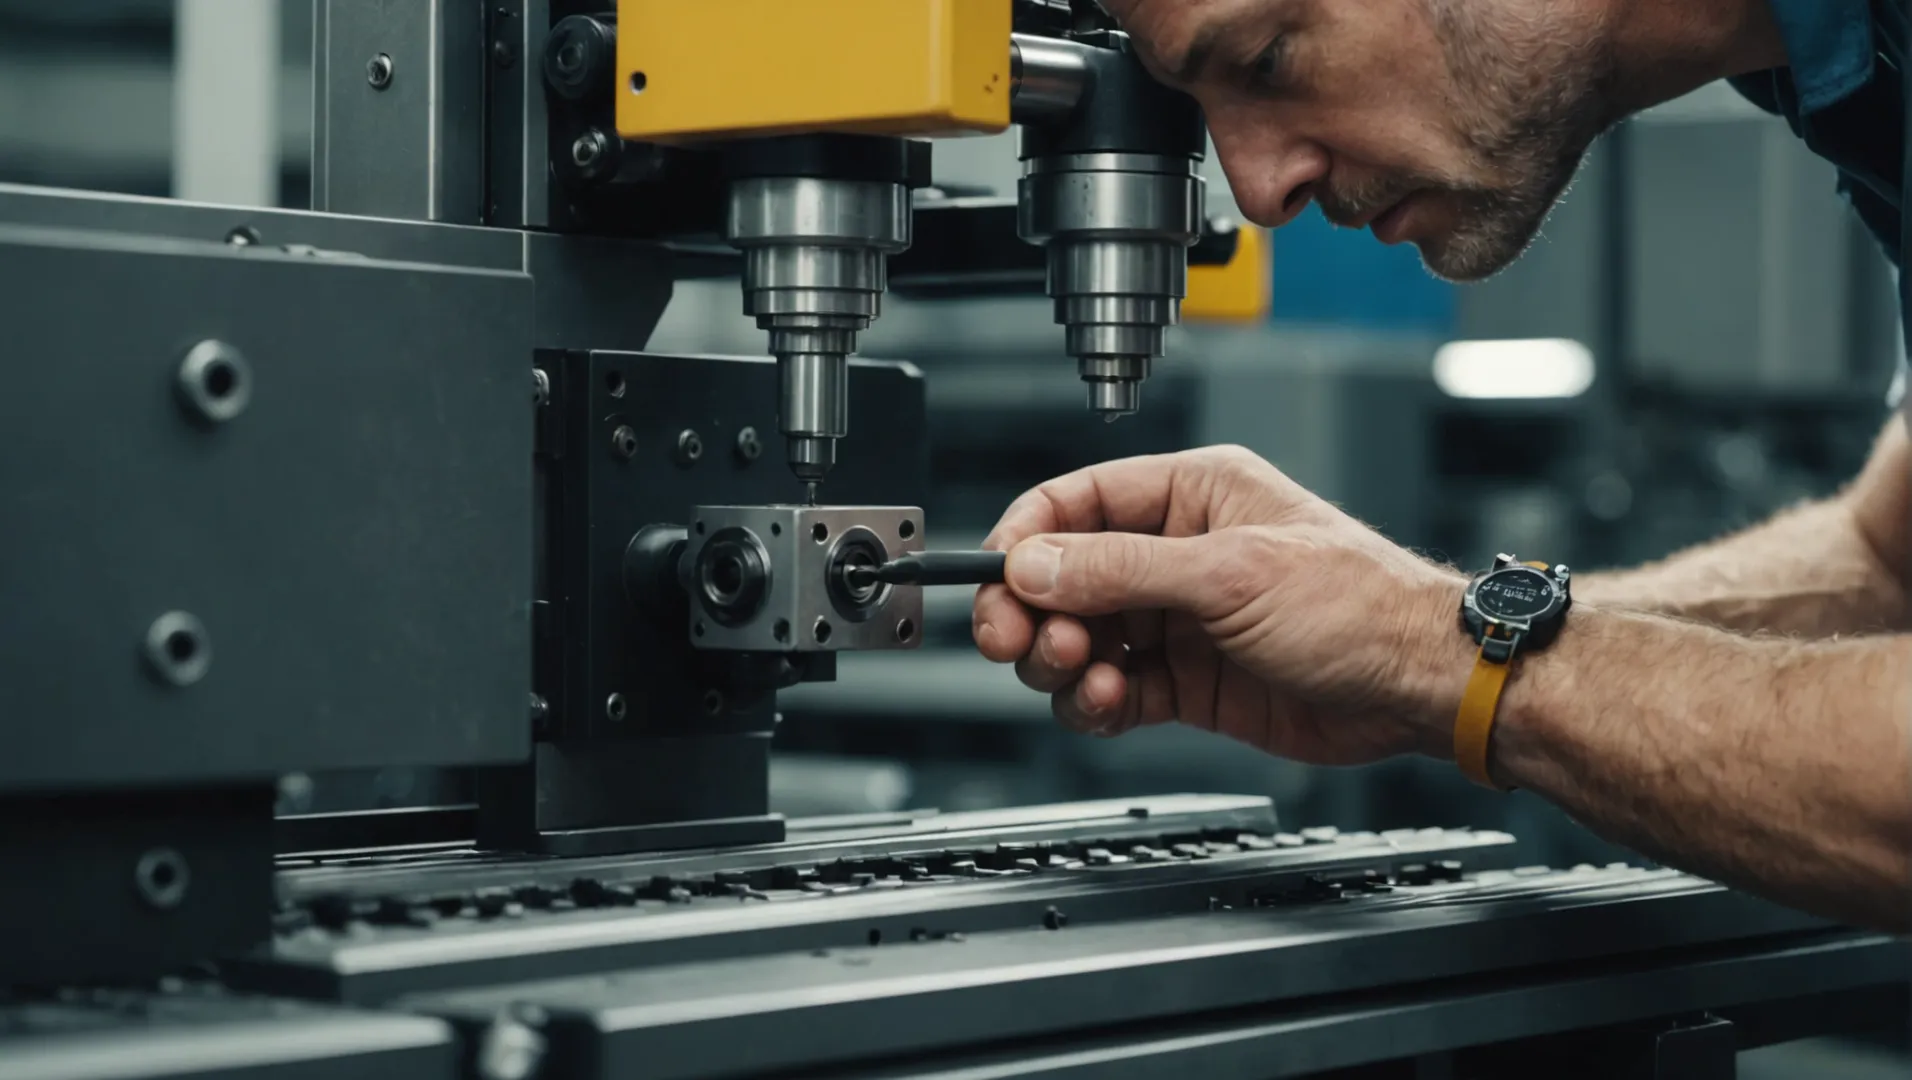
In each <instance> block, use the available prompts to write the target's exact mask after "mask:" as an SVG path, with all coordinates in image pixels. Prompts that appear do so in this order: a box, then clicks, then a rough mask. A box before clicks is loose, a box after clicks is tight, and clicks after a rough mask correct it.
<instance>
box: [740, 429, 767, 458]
mask: <svg viewBox="0 0 1912 1080" xmlns="http://www.w3.org/2000/svg"><path fill="white" fill-rule="evenodd" d="M737 456H738V457H740V458H743V459H744V461H745V462H746V463H748V462H752V461H755V460H757V459H758V458H760V457H762V456H763V441H762V440H760V439H758V438H757V429H756V428H754V427H747V428H744V429H743V430H742V431H739V432H738V433H737Z"/></svg>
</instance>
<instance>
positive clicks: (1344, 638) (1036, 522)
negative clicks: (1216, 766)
mask: <svg viewBox="0 0 1912 1080" xmlns="http://www.w3.org/2000/svg"><path fill="white" fill-rule="evenodd" d="M985 546H986V547H989V548H992V549H994V550H1006V551H1008V552H1009V563H1008V584H1007V585H992V586H987V587H985V588H984V589H983V590H982V591H981V592H979V593H978V594H977V597H976V612H975V635H976V642H977V645H978V647H980V648H981V650H982V653H983V655H984V656H986V657H988V658H989V659H991V660H994V661H996V662H998V663H1012V662H1013V663H1015V664H1016V666H1017V673H1018V674H1019V675H1020V676H1021V678H1022V681H1023V682H1024V683H1026V684H1027V685H1028V686H1030V687H1031V688H1032V689H1035V690H1039V691H1042V692H1044V693H1049V694H1052V695H1053V700H1054V708H1055V712H1056V716H1057V717H1058V718H1059V719H1061V720H1062V721H1063V722H1064V723H1066V724H1068V725H1070V726H1071V727H1074V728H1076V729H1078V730H1082V731H1091V732H1096V733H1100V734H1105V735H1116V734H1121V733H1122V732H1125V731H1128V730H1130V729H1133V728H1135V727H1137V726H1140V725H1143V724H1160V723H1166V722H1169V721H1180V722H1182V723H1185V724H1190V725H1193V726H1196V727H1202V728H1207V729H1209V730H1211V731H1217V732H1220V733H1221V734H1224V735H1227V736H1230V737H1232V738H1235V739H1238V740H1241V741H1243V742H1246V743H1249V744H1251V745H1254V746H1258V747H1261V748H1262V749H1264V750H1268V751H1270V752H1272V753H1275V754H1278V755H1280V756H1282V757H1287V758H1292V759H1296V760H1300V761H1304V762H1310V763H1315V764H1330V765H1354V764H1361V763H1365V762H1370V761H1375V760H1379V759H1381V758H1386V757H1390V756H1393V755H1396V754H1401V753H1407V752H1411V751H1415V750H1420V751H1423V752H1426V753H1429V754H1433V755H1436V756H1447V755H1449V754H1450V753H1451V750H1450V749H1449V740H1450V737H1451V736H1450V733H1451V731H1452V724H1453V717H1454V713H1455V710H1456V708H1457V707H1458V704H1459V699H1460V691H1461V688H1462V686H1463V685H1464V684H1465V681H1466V677H1467V671H1468V668H1469V665H1470V663H1471V653H1472V650H1471V648H1470V647H1469V644H1468V642H1467V640H1466V638H1465V636H1464V635H1463V634H1462V633H1461V631H1460V629H1459V624H1458V615H1457V612H1458V610H1459V604H1460V597H1461V592H1462V589H1463V588H1464V584H1465V583H1464V581H1463V579H1462V578H1460V577H1459V576H1458V575H1456V574H1454V573H1453V572H1451V571H1448V570H1444V569H1441V568H1439V567H1436V566H1434V565H1432V564H1431V563H1428V562H1426V561H1425V560H1423V559H1421V558H1419V557H1417V556H1415V555H1413V554H1412V553H1410V552H1408V551H1406V550H1403V549H1402V548H1399V547H1397V546H1395V545H1394V544H1392V543H1389V542H1388V541H1387V540H1385V539H1384V538H1382V537H1381V536H1380V535H1378V534H1376V533H1375V532H1373V531H1372V530H1370V529H1368V528H1367V527H1366V526H1364V525H1362V524H1361V523H1360V522H1358V521H1356V520H1354V519H1353V518H1351V517H1349V516H1347V515H1346V514H1344V513H1342V512H1341V511H1340V510H1339V509H1338V508H1336V507H1334V506H1332V505H1330V504H1329V503H1327V502H1325V501H1323V500H1322V499H1320V498H1317V497H1316V496H1314V495H1313V494H1310V493H1309V492H1308V491H1306V490H1304V489H1303V488H1302V487H1301V486H1300V485H1298V484H1296V483H1295V482H1294V481H1292V480H1290V479H1288V478H1287V477H1286V476H1284V475H1282V473H1281V472H1280V471H1279V470H1277V469H1276V468H1275V467H1274V466H1272V465H1270V464H1268V463H1267V462H1265V461H1263V460H1262V459H1260V458H1259V457H1256V456H1255V455H1254V454H1252V453H1250V452H1248V451H1247V450H1243V449H1240V448H1237V447H1227V448H1215V449H1206V450H1195V451H1190V452H1187V453H1181V454H1172V455H1167V456H1162V457H1147V458H1132V459H1129V460H1126V461H1117V462H1111V463H1109V464H1106V465H1098V466H1095V467H1093V468H1089V469H1084V470H1082V471H1080V472H1077V473H1072V474H1070V475H1068V476H1065V477H1063V478H1061V479H1059V480H1054V481H1051V482H1050V483H1047V484H1044V485H1042V486H1041V487H1039V488H1036V489H1035V490H1034V491H1031V492H1029V493H1028V494H1026V495H1024V496H1023V497H1022V498H1020V499H1018V500H1017V501H1016V502H1015V504H1014V505H1012V506H1011V507H1010V508H1009V510H1008V512H1007V513H1006V514H1004V516H1003V519H1002V522H1001V523H1000V524H998V525H997V527H996V530H995V532H994V533H992V534H991V536H990V538H989V540H988V541H987V543H986V544H985Z"/></svg>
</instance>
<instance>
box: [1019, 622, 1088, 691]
mask: <svg viewBox="0 0 1912 1080" xmlns="http://www.w3.org/2000/svg"><path fill="white" fill-rule="evenodd" d="M1092 649H1093V643H1092V642H1091V640H1090V635H1089V630H1088V628H1087V627H1085V626H1083V625H1082V623H1081V622H1080V621H1078V620H1076V619H1074V618H1071V617H1070V616H1067V615H1052V616H1050V617H1049V618H1047V619H1045V620H1043V623H1042V626H1041V628H1040V629H1039V630H1037V631H1036V643H1035V647H1034V648H1032V649H1030V650H1029V653H1028V655H1026V656H1024V657H1022V658H1021V659H1019V660H1017V661H1016V677H1017V678H1019V679H1021V680H1022V682H1023V685H1024V686H1027V687H1028V688H1029V689H1031V690H1036V691H1039V692H1041V693H1044V694H1051V693H1054V692H1056V691H1057V690H1060V689H1062V688H1063V687H1065V686H1068V685H1069V684H1071V683H1073V682H1075V681H1076V680H1077V679H1078V678H1080V677H1081V676H1082V672H1083V669H1085V668H1087V667H1088V666H1089V660H1090V653H1091V651H1092Z"/></svg>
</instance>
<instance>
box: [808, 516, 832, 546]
mask: <svg viewBox="0 0 1912 1080" xmlns="http://www.w3.org/2000/svg"><path fill="white" fill-rule="evenodd" d="M810 539H812V540H815V541H816V542H817V543H819V544H822V543H827V542H828V541H829V539H830V527H829V526H828V525H825V524H824V523H823V522H821V521H819V522H817V523H816V524H815V525H813V526H811V528H810Z"/></svg>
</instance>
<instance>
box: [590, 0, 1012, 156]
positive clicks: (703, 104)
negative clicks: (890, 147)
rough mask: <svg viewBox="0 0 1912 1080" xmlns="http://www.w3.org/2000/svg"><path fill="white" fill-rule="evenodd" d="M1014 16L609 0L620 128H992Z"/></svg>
mask: <svg viewBox="0 0 1912 1080" xmlns="http://www.w3.org/2000/svg"><path fill="white" fill-rule="evenodd" d="M1011 15H1012V12H1011V0H618V5H617V17H618V32H617V69H618V71H617V74H618V86H617V130H618V134H619V135H621V136H623V137H624V138H626V139H630V140H633V141H638V142H682V141H688V140H694V139H706V138H741V137H746V136H767V135H788V134H795V133H810V132H855V133H860V134H866V135H935V134H942V133H953V132H989V133H994V132H998V131H1002V130H1004V129H1006V128H1007V127H1008V126H1009V104H1010V102H1009V99H1010V96H1011V92H1012V90H1011V84H1010V77H1009V76H1010V71H1009V58H1010V48H1009V35H1010V30H1011V26H1012V18H1011Z"/></svg>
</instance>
